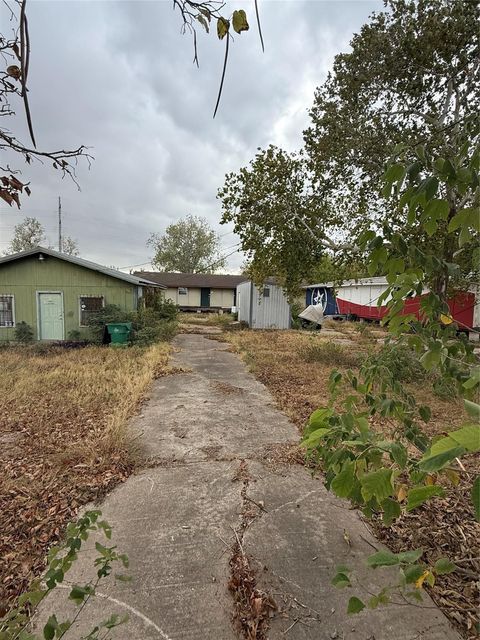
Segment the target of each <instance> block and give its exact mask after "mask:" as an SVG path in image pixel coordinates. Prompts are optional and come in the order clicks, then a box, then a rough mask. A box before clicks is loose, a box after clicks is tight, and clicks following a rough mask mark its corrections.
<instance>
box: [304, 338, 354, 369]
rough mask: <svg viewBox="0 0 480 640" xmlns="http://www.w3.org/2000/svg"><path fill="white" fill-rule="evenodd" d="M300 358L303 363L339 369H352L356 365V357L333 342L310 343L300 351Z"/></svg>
mask: <svg viewBox="0 0 480 640" xmlns="http://www.w3.org/2000/svg"><path fill="white" fill-rule="evenodd" d="M300 357H301V358H302V359H303V360H305V362H321V363H322V364H328V365H335V366H339V367H354V366H356V365H357V364H358V356H357V354H355V353H352V351H349V350H347V349H345V348H344V347H342V345H340V344H336V343H335V342H325V341H323V342H313V341H312V342H310V344H308V345H305V346H304V347H303V348H302V349H301V350H300Z"/></svg>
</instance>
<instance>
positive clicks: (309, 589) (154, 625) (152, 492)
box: [42, 334, 458, 640]
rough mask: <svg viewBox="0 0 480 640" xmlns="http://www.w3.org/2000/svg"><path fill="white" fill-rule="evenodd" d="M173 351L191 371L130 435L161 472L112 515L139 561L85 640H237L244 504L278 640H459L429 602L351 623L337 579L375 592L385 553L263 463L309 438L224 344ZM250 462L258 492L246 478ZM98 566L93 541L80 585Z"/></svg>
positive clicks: (303, 487) (298, 477) (314, 491)
mask: <svg viewBox="0 0 480 640" xmlns="http://www.w3.org/2000/svg"><path fill="white" fill-rule="evenodd" d="M175 346H176V347H177V348H178V351H177V352H176V353H175V355H174V358H173V364H175V365H178V366H182V367H184V368H188V369H189V370H190V372H189V373H187V372H184V373H179V374H175V375H172V376H168V377H164V378H160V379H158V380H156V381H155V383H154V385H153V387H152V391H151V395H150V399H149V401H148V403H147V404H146V405H145V406H144V408H143V410H142V414H141V415H140V416H138V417H137V418H135V419H134V420H133V421H132V425H131V427H132V429H136V430H140V431H141V432H142V433H143V436H142V439H143V442H144V446H145V449H146V452H147V453H148V455H149V456H150V457H151V458H152V459H153V460H156V461H157V463H158V466H154V467H153V468H149V469H147V470H145V471H144V472H143V473H141V474H139V475H136V476H134V477H131V478H130V479H129V480H127V482H126V483H125V484H123V485H121V486H119V487H117V488H116V489H115V490H114V491H113V492H112V493H111V494H110V495H109V496H108V497H107V498H106V500H105V502H104V504H103V505H102V506H101V508H102V511H103V514H104V517H105V519H107V520H108V521H109V522H110V523H111V525H112V526H113V534H114V540H113V541H114V543H115V544H117V545H118V549H119V550H121V551H122V552H125V553H127V554H128V556H129V558H130V569H129V573H130V575H131V576H132V578H133V581H132V583H122V582H118V581H117V582H115V581H113V580H108V581H106V582H105V584H102V586H101V589H100V594H99V597H98V598H96V599H93V600H92V601H91V602H90V603H89V604H88V605H87V608H86V612H85V613H86V615H84V616H82V618H81V621H80V622H79V623H78V624H77V635H78V636H80V634H81V632H82V631H85V630H86V628H87V626H88V625H89V623H90V622H92V621H98V620H100V619H104V618H106V617H108V616H109V615H110V614H112V613H120V614H122V613H125V612H127V613H129V615H130V621H129V622H128V623H127V624H126V625H123V626H121V627H119V628H118V629H116V630H115V633H114V636H113V637H114V638H117V640H130V639H132V638H135V639H138V640H155V639H163V640H234V639H235V638H238V637H239V635H238V632H237V631H236V630H235V629H234V626H233V624H232V608H233V603H232V599H231V597H230V594H229V592H228V588H227V584H228V580H229V559H230V555H231V550H230V548H229V545H232V544H233V543H234V541H235V535H234V529H236V530H239V526H240V523H241V522H242V521H243V519H244V518H245V508H246V505H245V500H247V501H249V502H248V504H249V507H251V509H250V512H249V513H250V516H249V525H248V526H247V528H246V530H245V532H244V534H243V542H242V544H243V547H244V549H245V551H246V553H247V554H248V555H249V556H250V558H251V566H253V567H254V568H255V569H256V570H257V580H258V586H259V588H262V589H264V590H266V591H268V592H269V593H271V594H272V595H273V598H274V599H275V601H276V602H277V605H278V607H279V612H277V614H276V615H275V616H274V618H272V620H271V628H270V631H269V635H268V637H269V638H270V640H280V639H281V638H282V639H283V638H287V640H288V639H290V640H323V639H326V640H328V639H332V638H339V639H340V638H342V639H349V640H350V639H352V640H353V639H356V640H421V639H423V640H430V639H432V640H437V639H438V640H439V639H440V638H442V639H446V640H454V639H456V638H458V636H457V634H456V633H455V632H453V631H452V630H451V628H450V627H449V625H448V622H447V620H446V618H445V617H444V616H443V615H442V614H441V613H440V612H439V611H438V610H437V609H436V608H435V607H434V606H433V604H432V602H431V601H430V600H427V601H426V606H427V607H429V608H419V607H414V606H410V605H407V606H398V607H392V606H389V607H387V608H384V609H377V610H375V611H373V612H371V611H369V612H368V613H366V612H364V613H361V614H360V615H358V616H354V617H347V616H346V615H345V613H344V612H345V603H346V599H347V598H346V597H345V593H344V592H341V591H337V590H335V589H334V588H333V587H332V586H331V585H330V580H331V577H332V573H333V570H334V568H335V566H336V565H338V564H346V565H349V566H350V567H352V569H355V570H356V571H357V572H358V573H359V576H360V579H361V581H362V583H363V584H364V585H365V586H366V587H367V588H368V589H370V590H372V591H375V589H377V590H378V589H379V588H380V587H381V586H383V584H384V582H383V574H381V573H380V572H378V571H377V572H372V571H369V572H366V571H365V569H364V564H363V563H364V558H365V556H366V555H368V554H370V553H372V552H373V549H372V546H374V547H378V548H381V545H380V544H379V543H378V542H377V541H376V540H375V539H374V538H373V536H372V535H371V534H370V533H369V532H368V531H367V529H366V528H365V525H364V524H363V523H362V522H361V520H360V519H359V517H358V515H357V513H356V512H355V511H352V510H350V509H349V506H348V504H346V503H344V502H342V501H339V500H336V499H335V498H334V497H332V496H331V495H330V494H328V492H327V491H326V490H325V489H324V487H323V485H322V483H321V481H320V480H319V479H318V478H317V479H313V478H312V477H311V475H310V473H309V472H308V471H307V470H306V469H304V468H303V467H299V466H294V467H292V466H285V467H281V468H279V469H278V470H277V471H273V470H272V469H271V468H270V467H266V466H264V465H263V464H262V462H261V459H262V457H261V455H259V452H261V449H262V447H263V446H268V445H272V444H274V443H285V442H288V441H290V442H295V441H296V440H298V434H297V431H296V429H295V427H294V426H293V425H292V424H291V423H290V422H289V421H288V420H287V418H286V417H285V416H284V415H283V414H282V413H281V412H280V411H279V410H278V409H276V408H275V406H274V403H273V401H272V398H271V396H270V394H269V393H268V391H267V390H266V389H265V387H264V386H263V385H261V384H260V383H259V382H257V381H256V380H255V379H254V377H253V376H252V375H251V374H250V373H248V372H247V370H246V368H245V366H244V364H243V363H242V362H241V361H240V360H239V358H238V357H237V356H236V355H235V354H233V353H230V352H229V351H228V350H227V345H225V344H222V343H219V342H216V341H212V340H208V339H207V338H205V337H204V336H201V335H196V334H189V335H181V336H178V337H177V338H176V340H175ZM242 459H244V460H245V461H246V462H245V463H244V466H245V468H246V469H247V470H248V476H249V480H248V482H247V484H245V482H246V481H242V479H241V478H240V479H239V477H238V470H239V466H240V464H241V461H242ZM245 496H246V497H245ZM259 505H260V506H259ZM262 505H263V508H262ZM344 530H345V531H347V533H348V536H349V538H350V540H351V545H347V544H346V542H345V540H344V537H343V534H344ZM95 555H96V553H95V550H94V548H93V541H91V542H89V546H88V547H87V549H86V550H85V552H82V554H81V558H80V560H79V562H78V563H77V564H76V565H75V566H74V569H72V574H71V575H69V576H68V578H69V580H72V581H78V582H85V581H86V580H88V579H89V578H90V576H91V575H92V572H93V567H92V563H93V559H94V558H95ZM66 593H67V592H66V591H60V593H59V594H58V593H56V594H54V595H53V596H52V597H51V598H49V599H48V602H47V603H46V606H45V607H44V609H43V611H42V618H43V619H45V616H46V615H48V613H49V612H51V611H55V612H56V613H57V615H59V616H60V617H61V616H62V615H63V614H65V615H67V614H68V612H69V611H71V608H69V604H68V602H66V601H65V598H64V597H62V596H65V595H66Z"/></svg>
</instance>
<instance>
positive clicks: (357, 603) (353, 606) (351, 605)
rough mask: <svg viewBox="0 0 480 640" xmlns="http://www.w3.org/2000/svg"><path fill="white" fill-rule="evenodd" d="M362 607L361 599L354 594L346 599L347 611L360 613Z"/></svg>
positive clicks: (363, 607)
mask: <svg viewBox="0 0 480 640" xmlns="http://www.w3.org/2000/svg"><path fill="white" fill-rule="evenodd" d="M363 609H365V605H364V604H363V602H362V601H361V600H359V599H358V598H355V596H353V597H352V598H350V600H349V601H348V607H347V613H360V611H362V610H363Z"/></svg>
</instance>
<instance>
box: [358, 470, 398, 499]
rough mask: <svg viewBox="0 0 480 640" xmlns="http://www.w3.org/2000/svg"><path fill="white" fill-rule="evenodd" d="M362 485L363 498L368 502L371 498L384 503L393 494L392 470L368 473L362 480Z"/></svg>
mask: <svg viewBox="0 0 480 640" xmlns="http://www.w3.org/2000/svg"><path fill="white" fill-rule="evenodd" d="M360 484H361V485H362V496H363V499H364V500H365V501H366V502H368V501H369V500H370V499H371V498H376V499H377V500H378V502H383V500H385V498H388V497H389V496H391V495H392V493H393V483H392V470H391V469H379V470H378V471H373V472H372V473H366V474H365V475H364V476H362V477H361V478H360Z"/></svg>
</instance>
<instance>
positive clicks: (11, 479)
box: [0, 344, 169, 615]
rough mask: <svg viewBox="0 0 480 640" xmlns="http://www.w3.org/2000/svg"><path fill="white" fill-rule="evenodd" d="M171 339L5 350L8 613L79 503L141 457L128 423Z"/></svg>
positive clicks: (2, 537) (2, 592) (2, 554)
mask: <svg viewBox="0 0 480 640" xmlns="http://www.w3.org/2000/svg"><path fill="white" fill-rule="evenodd" d="M168 353H169V347H168V346H167V345H166V344H157V345H154V346H151V347H149V348H147V349H142V348H139V347H132V348H129V349H113V348H109V347H95V346H89V347H85V348H82V349H70V350H65V349H62V348H56V349H55V348H51V349H50V350H49V351H48V352H46V353H38V352H36V351H35V350H34V349H33V348H32V347H26V348H21V347H20V348H14V349H13V348H12V349H5V350H2V368H1V371H0V464H1V467H2V474H1V477H0V615H1V614H2V613H4V612H5V610H6V609H7V608H8V607H9V605H11V604H12V603H13V601H14V600H15V598H16V596H18V595H19V593H21V592H22V591H24V590H25V589H26V588H27V587H28V585H29V583H30V581H31V579H32V577H34V576H35V575H38V574H39V573H40V572H41V571H42V569H43V567H44V558H45V552H46V550H47V549H48V547H49V546H51V545H52V544H54V543H55V542H56V541H58V540H59V539H60V538H61V536H62V533H63V528H64V526H65V524H66V523H67V522H69V521H71V520H73V519H74V518H75V515H76V512H77V510H78V508H79V507H80V506H81V505H83V504H85V503H87V502H89V501H91V500H96V499H98V498H100V497H101V496H102V495H103V494H104V493H106V492H107V491H109V490H110V489H111V488H112V487H113V486H115V484H117V483H119V482H122V481H123V480H125V479H126V478H127V477H128V475H129V474H130V473H131V472H132V471H133V470H134V468H135V466H136V464H138V462H139V460H140V459H141V452H140V451H139V449H138V445H136V440H135V434H132V433H130V432H129V431H128V429H127V428H126V426H127V421H128V419H129V417H130V416H132V414H134V413H135V411H136V410H137V408H138V406H139V404H140V402H141V401H142V399H143V398H144V396H145V393H146V391H147V390H148V388H149V386H150V384H151V382H152V380H153V379H154V378H155V377H157V376H159V375H162V374H164V373H166V372H168V365H167V361H168Z"/></svg>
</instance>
